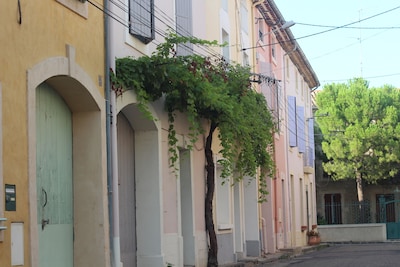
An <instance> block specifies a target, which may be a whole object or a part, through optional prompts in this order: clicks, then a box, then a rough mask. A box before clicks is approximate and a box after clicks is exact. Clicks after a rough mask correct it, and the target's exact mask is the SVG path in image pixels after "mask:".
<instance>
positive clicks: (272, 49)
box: [271, 37, 276, 59]
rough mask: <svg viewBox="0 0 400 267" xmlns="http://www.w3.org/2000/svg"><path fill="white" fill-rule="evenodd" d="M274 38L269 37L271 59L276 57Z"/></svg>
mask: <svg viewBox="0 0 400 267" xmlns="http://www.w3.org/2000/svg"><path fill="white" fill-rule="evenodd" d="M275 44H276V39H275V38H274V37H271V56H272V58H273V59H276V47H275Z"/></svg>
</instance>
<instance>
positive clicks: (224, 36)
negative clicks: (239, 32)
mask: <svg viewBox="0 0 400 267" xmlns="http://www.w3.org/2000/svg"><path fill="white" fill-rule="evenodd" d="M222 43H223V44H226V46H223V47H222V56H223V57H224V59H225V60H226V61H227V62H229V58H230V53H229V34H228V33H227V32H226V31H224V30H222Z"/></svg>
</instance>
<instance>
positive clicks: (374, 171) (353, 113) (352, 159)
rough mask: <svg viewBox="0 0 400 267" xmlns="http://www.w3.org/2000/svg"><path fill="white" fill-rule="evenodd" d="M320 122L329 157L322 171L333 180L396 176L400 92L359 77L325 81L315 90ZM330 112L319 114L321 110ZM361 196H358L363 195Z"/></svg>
mask: <svg viewBox="0 0 400 267" xmlns="http://www.w3.org/2000/svg"><path fill="white" fill-rule="evenodd" d="M316 104H317V107H318V111H317V112H316V117H317V123H318V125H319V127H320V129H321V132H322V135H323V142H322V150H323V152H324V153H325V155H326V157H327V160H328V161H327V162H325V163H324V164H323V167H324V170H325V171H326V172H327V173H328V174H329V175H331V177H332V178H333V179H335V180H339V179H348V178H354V179H357V178H361V179H362V180H363V181H364V182H367V183H376V182H377V181H378V180H380V179H386V178H390V177H393V176H394V175H395V174H396V173H397V172H398V168H399V163H400V124H399V121H400V91H399V90H398V89H395V88H394V87H392V86H383V87H380V88H369V86H368V82H367V81H365V80H364V79H361V78H357V79H353V80H350V81H349V82H348V83H341V84H330V85H326V86H325V87H324V88H323V90H322V91H321V92H319V93H317V94H316ZM322 114H328V116H324V117H322V116H321V117H319V115H322ZM359 199H360V198H359Z"/></svg>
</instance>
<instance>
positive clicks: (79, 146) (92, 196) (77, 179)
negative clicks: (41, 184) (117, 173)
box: [27, 45, 110, 267]
mask: <svg viewBox="0 0 400 267" xmlns="http://www.w3.org/2000/svg"><path fill="white" fill-rule="evenodd" d="M66 49H67V53H66V54H67V56H66V57H53V58H47V59H45V60H43V61H41V62H39V63H38V64H36V65H34V66H33V67H32V68H31V69H29V70H28V71H27V105H28V108H27V113H28V114H27V117H28V158H29V162H28V176H29V199H30V207H29V210H30V245H31V262H32V266H34V267H37V266H38V249H39V247H38V243H37V242H38V240H37V231H38V229H37V228H38V227H37V204H36V203H37V202H36V199H37V195H36V142H35V140H36V118H35V116H36V115H35V103H36V88H37V87H38V86H39V85H40V84H41V83H43V82H46V83H48V84H49V85H51V87H52V88H53V89H54V90H55V91H57V93H58V94H59V95H60V96H61V97H62V98H63V99H64V100H65V102H66V104H67V105H68V107H69V108H70V110H71V112H72V127H73V136H74V138H73V166H74V168H73V181H74V189H73V190H74V237H75V242H74V244H75V245H74V266H77V267H80V266H108V264H109V262H110V260H109V250H108V247H109V244H108V238H109V236H108V231H109V230H108V217H107V214H108V212H107V211H108V206H107V172H106V136H105V132H106V131H105V125H106V120H105V101H104V99H103V97H102V95H101V94H100V92H99V90H98V87H97V86H96V84H95V83H94V82H93V80H92V79H91V78H90V76H89V75H88V74H87V73H86V72H85V70H83V69H82V68H81V67H80V66H79V65H78V64H76V62H75V49H74V48H73V47H72V46H69V45H67V46H66ZM94 244H96V245H94Z"/></svg>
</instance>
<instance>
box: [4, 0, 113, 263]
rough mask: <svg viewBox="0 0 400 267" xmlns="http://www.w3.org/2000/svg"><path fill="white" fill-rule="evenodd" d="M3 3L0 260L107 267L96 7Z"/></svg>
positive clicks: (70, 0) (46, 1)
mask: <svg viewBox="0 0 400 267" xmlns="http://www.w3.org/2000/svg"><path fill="white" fill-rule="evenodd" d="M1 9H2V15H1V16H0V22H1V23H2V25H4V26H3V27H2V28H1V30H0V49H1V50H0V62H1V63H2V64H1V65H0V94H1V100H0V105H1V108H0V119H1V124H0V125H1V128H0V134H1V137H2V138H0V142H1V147H2V149H0V159H1V160H0V185H1V187H2V188H0V204H1V205H0V218H1V220H0V227H1V228H0V229H2V230H0V266H41V267H43V266H108V264H109V262H110V260H109V243H108V236H109V234H108V232H109V230H108V229H109V226H108V206H107V169H106V166H107V160H106V132H105V130H104V129H105V128H106V115H105V114H106V112H105V109H106V104H105V101H104V91H105V90H104V84H105V82H104V81H105V80H104V77H105V67H104V64H105V63H104V62H105V53H104V18H103V12H101V11H100V10H99V9H98V8H96V7H95V6H93V5H92V4H90V3H89V2H86V1H82V2H81V1H78V0H43V1H5V2H4V3H2V8H1ZM60 244H61V245H60Z"/></svg>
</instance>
